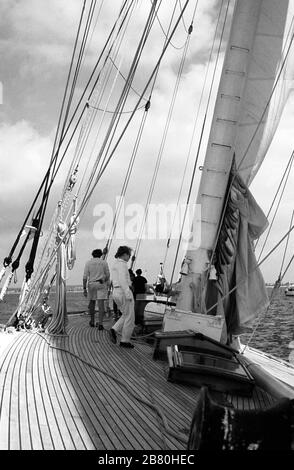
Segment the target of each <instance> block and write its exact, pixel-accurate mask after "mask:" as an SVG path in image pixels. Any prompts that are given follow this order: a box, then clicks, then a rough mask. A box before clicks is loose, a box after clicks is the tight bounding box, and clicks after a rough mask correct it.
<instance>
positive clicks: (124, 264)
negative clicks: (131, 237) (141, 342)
mask: <svg viewBox="0 0 294 470" xmlns="http://www.w3.org/2000/svg"><path fill="white" fill-rule="evenodd" d="M130 257H131V248H129V247H128V246H120V247H119V248H118V250H117V252H116V254H115V258H116V261H115V263H114V265H113V266H112V271H111V280H112V284H113V299H114V301H115V303H116V304H117V307H118V308H119V310H120V311H121V313H122V315H121V317H120V318H119V319H118V320H117V322H116V323H115V324H114V325H113V327H112V328H111V329H110V330H109V338H110V341H111V342H112V343H116V340H117V333H121V342H120V346H121V347H122V348H133V347H134V345H133V344H132V343H131V342H130V340H131V336H132V333H133V329H134V326H135V310H134V296H133V292H132V290H131V285H132V283H131V279H130V273H129V270H128V261H129V259H130Z"/></svg>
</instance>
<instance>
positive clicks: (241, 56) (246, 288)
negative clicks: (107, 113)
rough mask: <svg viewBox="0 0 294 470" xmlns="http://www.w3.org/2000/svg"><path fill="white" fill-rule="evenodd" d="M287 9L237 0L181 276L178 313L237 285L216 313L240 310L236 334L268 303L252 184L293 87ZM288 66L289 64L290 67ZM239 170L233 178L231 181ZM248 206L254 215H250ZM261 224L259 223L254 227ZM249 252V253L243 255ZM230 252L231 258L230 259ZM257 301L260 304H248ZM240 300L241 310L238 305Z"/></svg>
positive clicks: (266, 0)
mask: <svg viewBox="0 0 294 470" xmlns="http://www.w3.org/2000/svg"><path fill="white" fill-rule="evenodd" d="M288 7H289V2H288V1H287V0H285V1H283V2H279V1H277V0H246V1H242V0H237V2H236V4H235V10H234V14H233V19H232V26H231V31H230V36H229V40H228V44H227V50H226V54H225V58H224V64H223V70H222V75H221V79H220V84H219V89H218V94H217V99H216V104H215V109H214V115H213V121H212V126H211V130H210V135H209V140H208V145H207V151H206V156H205V161H204V166H203V172H202V178H201V183H200V188H199V192H198V197H197V204H199V205H200V206H201V217H200V219H194V222H193V227H192V233H191V239H190V245H189V247H188V250H187V253H186V258H187V259H190V260H191V262H190V264H189V273H188V275H187V276H185V277H182V281H181V293H180V296H179V299H178V302H177V308H179V309H182V310H186V311H189V310H194V311H196V312H197V311H198V312H201V311H202V312H203V313H204V312H205V310H204V309H203V295H199V298H198V299H197V302H196V305H195V299H193V292H194V293H195V292H197V291H198V292H201V291H202V293H205V296H206V300H207V299H208V303H209V298H210V304H211V303H213V302H211V298H213V299H217V298H218V297H219V294H223V295H224V296H227V294H228V293H230V291H231V289H232V286H233V287H235V288H234V295H231V297H230V298H228V297H226V300H223V301H222V304H219V305H218V307H217V309H214V310H215V311H214V312H213V313H215V312H216V311H217V312H218V313H219V312H220V310H223V312H224V313H225V314H226V315H227V316H230V315H231V313H232V311H233V310H234V311H235V313H237V315H236V318H237V320H236V318H235V320H234V321H232V319H231V321H230V323H231V325H234V326H233V327H232V330H231V331H233V332H238V331H239V330H240V326H242V325H244V324H246V323H248V322H249V323H250V321H252V319H253V317H254V316H255V315H256V314H257V313H258V310H260V308H262V307H264V306H265V305H266V303H267V297H266V292H265V288H264V283H263V279H262V276H261V273H260V271H259V269H258V268H257V266H256V261H255V256H254V252H253V247H252V242H251V240H252V239H253V238H254V236H253V233H251V229H252V225H251V220H250V214H251V215H252V213H253V212H255V215H256V214H257V213H258V219H259V222H260V225H259V222H257V226H258V230H257V232H258V235H260V234H261V233H262V231H263V230H264V228H265V226H266V219H265V217H264V215H263V214H262V211H261V210H260V209H259V208H258V206H257V204H256V203H255V202H253V201H254V199H253V197H252V196H251V194H250V192H249V190H248V185H249V184H250V182H251V181H252V179H253V177H254V176H255V174H256V172H257V170H258V168H259V167H260V165H261V163H262V160H263V158H264V156H265V153H266V150H267V148H268V146H269V144H270V142H271V140H272V137H273V135H274V132H275V129H276V126H277V123H278V121H279V118H280V116H281V113H282V110H283V106H284V104H285V102H286V99H287V96H288V94H289V90H290V89H291V85H292V81H291V76H289V71H290V70H291V68H290V64H287V66H286V65H285V64H286V61H285V63H284V62H283V61H284V58H286V52H287V41H286V40H285V37H286V33H287V31H286V25H287V24H288V23H287V22H289V20H288V15H289V12H288ZM290 26H291V25H290ZM290 31H291V28H290ZM288 37H290V35H289V36H288ZM281 64H283V65H284V66H283V68H281ZM277 77H279V80H278V81H277ZM282 79H284V80H282ZM286 79H287V80H286ZM232 168H234V170H233V179H230V178H232V172H231V170H232ZM228 185H229V186H228ZM236 185H237V187H238V189H237V188H236ZM236 191H237V192H238V191H239V196H240V195H242V198H243V199H242V198H241V199H242V200H239V203H240V204H241V206H240V207H238V208H237V212H236V213H235V214H234V211H233V212H232V206H231V207H230V204H229V203H228V206H227V207H226V203H227V202H228V201H229V200H230V199H231V201H232V200H233V199H234V194H235V195H236ZM235 202H236V201H235ZM245 207H246V211H247V213H246V211H244V210H243V209H244V208H245ZM225 209H226V210H227V213H226V212H225ZM230 211H231V216H232V215H233V218H232V220H233V219H234V216H235V220H234V223H235V225H236V227H235V228H236V231H235V233H233V231H230V230H227V229H228V224H229V223H230V217H229V216H228V212H230ZM252 211H253V212H252ZM198 213H199V211H198ZM232 220H231V222H232ZM254 223H256V221H254V222H253V225H254ZM233 225H234V224H233ZM224 228H225V229H226V230H227V231H224ZM231 228H232V227H231ZM255 228H256V227H255ZM199 231H200V233H201V243H200V246H196V245H195V244H194V240H195V239H199V236H196V237H195V236H194V237H193V235H195V233H197V232H198V233H199ZM224 233H225V237H224ZM222 237H223V238H222ZM224 244H225V245H224ZM216 247H217V248H220V247H221V248H222V249H220V250H218V249H216V253H215V257H214V259H213V262H215V263H216V265H217V268H218V281H217V283H216V282H215V281H212V282H210V281H209V272H208V270H209V268H210V267H211V263H210V262H211V255H212V253H213V252H214V250H215V248H216ZM245 247H246V248H247V254H246V253H245V252H244V249H245ZM223 248H225V249H223ZM239 250H241V252H242V253H240V251H239ZM228 253H229V256H228V257H229V258H230V259H227V258H226V255H228ZM244 262H245V264H247V265H246V268H244V265H242V263H244ZM238 263H239V264H238ZM238 265H239V268H240V267H241V268H242V269H241V271H240V269H239V271H238ZM242 271H243V273H242V275H241V277H243V279H242V282H240V281H241V279H238V276H240V272H242ZM253 273H254V274H253ZM203 277H204V278H206V279H207V280H208V284H210V285H208V289H204V290H203V289H201V285H202V284H203ZM253 278H254V280H253ZM246 279H247V280H246ZM249 279H251V280H249ZM257 279H258V282H259V283H260V287H259V288H257V292H256V296H252V295H251V294H252V291H251V292H250V289H252V286H253V287H254V285H255V282H256V281H257ZM213 285H214V290H215V291H217V294H216V292H214V295H213V292H212V291H213V289H212V290H211V289H210V287H211V286H213ZM258 292H259V293H261V296H259V295H258ZM263 294H264V295H263ZM250 296H251V299H253V300H254V301H253V302H249V300H248V299H249V297H250ZM237 298H238V299H239V306H240V308H239V309H238V307H236V302H235V301H236V299H237ZM230 302H231V305H230V306H229V305H228V304H229V303H230ZM232 302H233V303H234V305H233V304H232ZM206 306H207V302H206ZM244 306H245V307H246V308H245V307H244ZM193 307H194V308H193ZM209 310H210V311H209ZM211 310H213V309H212V307H210V309H209V308H208V313H212V312H211ZM206 311H207V309H206ZM227 320H228V317H227Z"/></svg>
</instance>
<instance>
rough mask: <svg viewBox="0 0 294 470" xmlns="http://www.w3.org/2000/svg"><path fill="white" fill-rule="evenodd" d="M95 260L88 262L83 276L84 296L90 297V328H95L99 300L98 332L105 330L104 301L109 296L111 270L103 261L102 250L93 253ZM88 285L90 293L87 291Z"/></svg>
mask: <svg viewBox="0 0 294 470" xmlns="http://www.w3.org/2000/svg"><path fill="white" fill-rule="evenodd" d="M92 256H93V258H92V259H90V260H89V261H87V262H86V264H85V269H84V275H83V288H84V296H85V297H87V294H88V296H89V300H90V302H89V312H90V316H91V319H90V323H89V325H90V326H92V327H93V326H95V304H96V300H98V309H99V315H98V330H104V327H103V318H104V314H105V308H104V301H105V300H107V298H108V297H107V295H108V281H109V277H110V276H109V268H108V264H107V262H106V261H105V260H104V259H101V256H102V250H100V249H97V250H94V251H92ZM87 284H88V291H87Z"/></svg>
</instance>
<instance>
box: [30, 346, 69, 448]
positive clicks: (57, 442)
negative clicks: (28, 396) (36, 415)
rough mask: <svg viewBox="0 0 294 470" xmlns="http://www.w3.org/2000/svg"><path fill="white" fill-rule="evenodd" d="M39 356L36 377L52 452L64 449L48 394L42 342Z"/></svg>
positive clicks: (47, 352) (44, 351)
mask: <svg viewBox="0 0 294 470" xmlns="http://www.w3.org/2000/svg"><path fill="white" fill-rule="evenodd" d="M40 344H41V347H40V354H39V357H38V364H37V367H38V376H39V382H40V389H41V391H42V399H43V406H44V411H45V414H46V420H47V423H48V429H49V432H50V436H51V440H52V445H53V449H54V450H63V449H64V448H65V446H64V442H63V439H62V435H61V431H60V428H59V426H58V423H57V420H56V415H55V412H54V407H53V402H52V397H51V395H50V393H49V386H48V381H49V380H50V377H49V374H48V371H47V367H48V360H49V359H48V355H49V347H48V345H47V344H46V343H45V342H44V341H40Z"/></svg>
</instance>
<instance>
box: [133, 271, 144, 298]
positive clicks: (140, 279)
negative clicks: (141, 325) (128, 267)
mask: <svg viewBox="0 0 294 470" xmlns="http://www.w3.org/2000/svg"><path fill="white" fill-rule="evenodd" d="M136 274H137V276H135V278H134V279H133V288H134V297H135V300H136V296H137V294H145V292H146V284H147V279H146V278H145V277H144V276H142V269H137V270H136Z"/></svg>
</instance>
